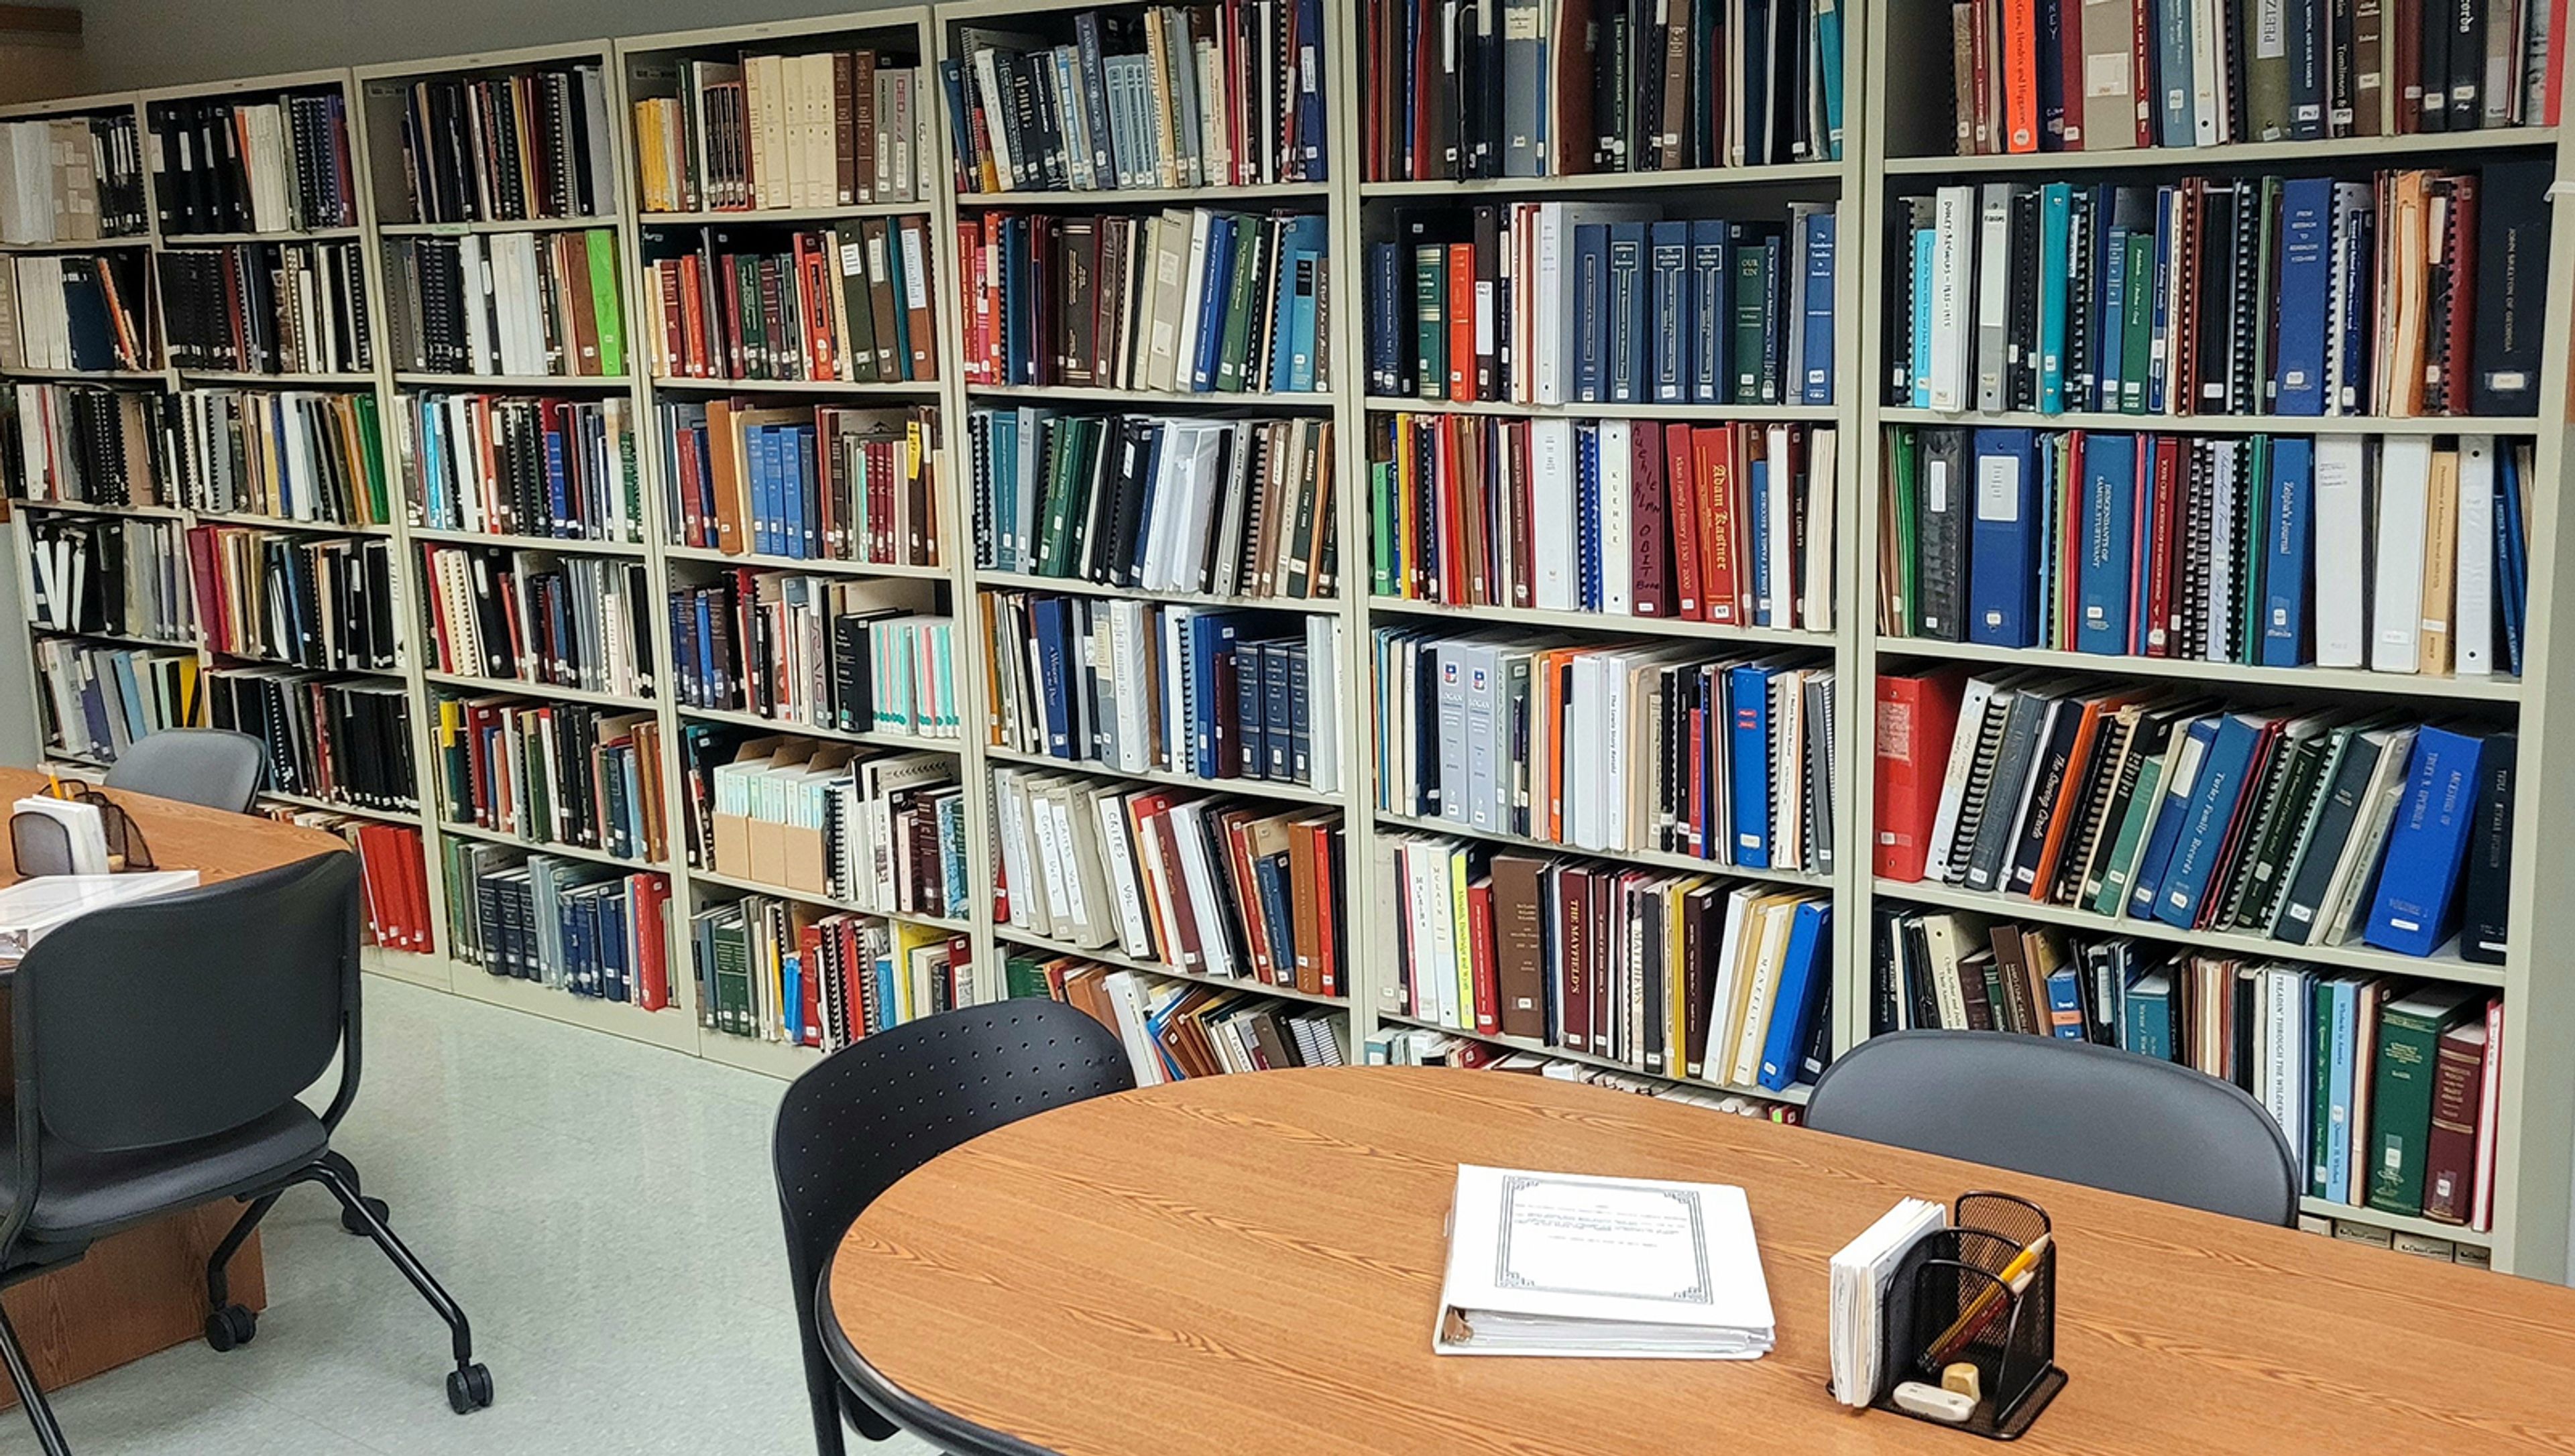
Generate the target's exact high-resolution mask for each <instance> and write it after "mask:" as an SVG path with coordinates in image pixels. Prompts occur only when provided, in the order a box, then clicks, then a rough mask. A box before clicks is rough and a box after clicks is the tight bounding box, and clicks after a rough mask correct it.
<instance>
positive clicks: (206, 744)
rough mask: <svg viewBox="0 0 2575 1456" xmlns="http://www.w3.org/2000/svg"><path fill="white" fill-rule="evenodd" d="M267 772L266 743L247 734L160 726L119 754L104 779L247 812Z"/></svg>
mask: <svg viewBox="0 0 2575 1456" xmlns="http://www.w3.org/2000/svg"><path fill="white" fill-rule="evenodd" d="M267 772H268V745H267V744H265V743H263V742H261V741H260V740H259V739H257V738H255V737H252V736H251V735H250V734H248V733H237V732H234V731H232V730H231V729H230V728H163V729H162V730H161V731H159V732H157V733H153V734H152V735H150V736H149V737H141V738H137V739H135V740H134V742H133V745H132V746H130V747H128V748H127V749H126V750H125V751H124V752H122V753H119V754H117V755H116V761H115V762H114V763H111V764H109V765H108V769H107V774H106V776H105V778H104V780H103V781H104V782H105V783H106V785H107V786H108V787H110V788H123V789H127V790H129V791H131V792H134V793H149V794H152V795H153V796H155V797H157V798H175V799H178V800H179V801H180V802H182V803H196V804H203V805H205V806H206V807H208V808H220V809H229V810H231V811H232V812H234V813H247V812H249V811H250V805H251V799H252V797H253V795H255V794H257V793H258V792H259V785H260V780H261V779H262V778H263V777H264V776H266V774H267Z"/></svg>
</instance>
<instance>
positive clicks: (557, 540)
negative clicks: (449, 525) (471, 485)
mask: <svg viewBox="0 0 2575 1456" xmlns="http://www.w3.org/2000/svg"><path fill="white" fill-rule="evenodd" d="M411 539H412V540H414V541H435V542H439V543H442V544H446V545H454V546H498V547H508V548H510V549H512V550H514V551H554V552H575V553H579V554H581V555H583V556H623V557H640V556H643V555H644V554H645V549H644V546H643V544H642V543H641V542H633V541H589V540H584V539H581V538H577V537H563V536H495V535H490V534H487V533H485V532H480V531H450V530H447V529H446V528H444V527H438V526H415V527H413V528H412V529H411Z"/></svg>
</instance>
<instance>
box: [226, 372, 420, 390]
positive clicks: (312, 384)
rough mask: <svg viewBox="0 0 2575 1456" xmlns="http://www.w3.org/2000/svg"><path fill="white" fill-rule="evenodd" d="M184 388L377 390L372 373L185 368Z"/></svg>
mask: <svg viewBox="0 0 2575 1456" xmlns="http://www.w3.org/2000/svg"><path fill="white" fill-rule="evenodd" d="M178 373H179V383H180V384H182V385H212V384H223V385H268V386H272V387H274V388H277V389H286V390H291V389H306V388H312V389H350V390H371V389H374V388H375V387H376V377H375V376H374V375H372V374H355V373H348V372H337V373H330V374H261V373H258V372H256V371H252V370H226V369H182V370H180V371H179V372H178Z"/></svg>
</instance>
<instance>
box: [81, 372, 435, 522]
mask: <svg viewBox="0 0 2575 1456" xmlns="http://www.w3.org/2000/svg"><path fill="white" fill-rule="evenodd" d="M161 403H162V405H163V409H162V410H161V412H160V416H161V431H162V435H163V439H164V441H165V442H166V446H175V449H171V450H170V454H169V457H168V459H167V461H166V465H167V469H168V470H169V472H170V475H171V478H172V479H171V488H172V490H173V493H174V494H175V495H176V497H177V498H178V500H179V501H180V502H182V503H184V504H185V505H187V506H188V507H189V508H190V509H192V510H195V511H199V512H203V513H206V514H210V515H219V516H261V517H267V518H270V519H272V520H277V521H282V522H300V523H305V524H309V525H316V526H379V527H380V526H390V525H392V524H393V519H394V512H395V510H396V509H397V505H396V502H395V501H394V499H393V497H392V495H391V492H390V490H389V488H388V486H387V483H386V479H385V464H384V450H383V445H384V430H383V425H382V422H381V420H380V418H379V416H378V413H377V408H376V401H375V397H374V396H373V395H371V394H365V393H358V392H352V391H346V390H240V389H189V390H181V391H180V392H178V393H177V394H176V395H172V396H167V397H165V398H164V399H163V400H162V401H161ZM166 446H165V448H166ZM128 458H129V459H131V456H129V457H128Z"/></svg>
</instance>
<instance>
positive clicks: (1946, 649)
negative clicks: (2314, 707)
mask: <svg viewBox="0 0 2575 1456" xmlns="http://www.w3.org/2000/svg"><path fill="white" fill-rule="evenodd" d="M1877 652H1878V656H1880V657H1903V658H1935V659H1940V660H1943V661H1947V662H1957V663H1982V664H1989V665H1991V666H1992V667H1994V668H1996V669H2007V668H2046V669H2050V670H2052V671H2055V672H2062V673H2089V674H2095V675H2098V676H2102V677H2110V678H2176V679H2181V680H2184V681H2187V682H2191V683H2200V684H2209V685H2228V686H2238V687H2258V688H2287V689H2295V690H2297V691H2299V692H2302V693H2360V694H2370V693H2375V694H2382V695H2386V696H2390V697H2397V698H2445V699H2456V700H2460V701H2463V702H2470V703H2518V702H2520V701H2521V680H2520V679H2518V678H2476V677H2468V678H2434V677H2424V676H2420V675H2415V674H2407V673H2372V672H2368V671H2366V670H2364V669H2359V668H2248V667H2244V666H2242V665H2240V664H2236V663H2203V662H2199V661H2196V660H2193V659H2189V658H2131V657H2124V656H2119V657H2114V656H2111V655H2109V654H2106V653H2065V652H2056V651H2053V650H2051V649H2046V648H1997V647H1987V646H1985V645H1983V644H1981V643H1953V642H1936V641H1933V640H1932V639H1929V638H1918V637H1880V638H1878V639H1877Z"/></svg>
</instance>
